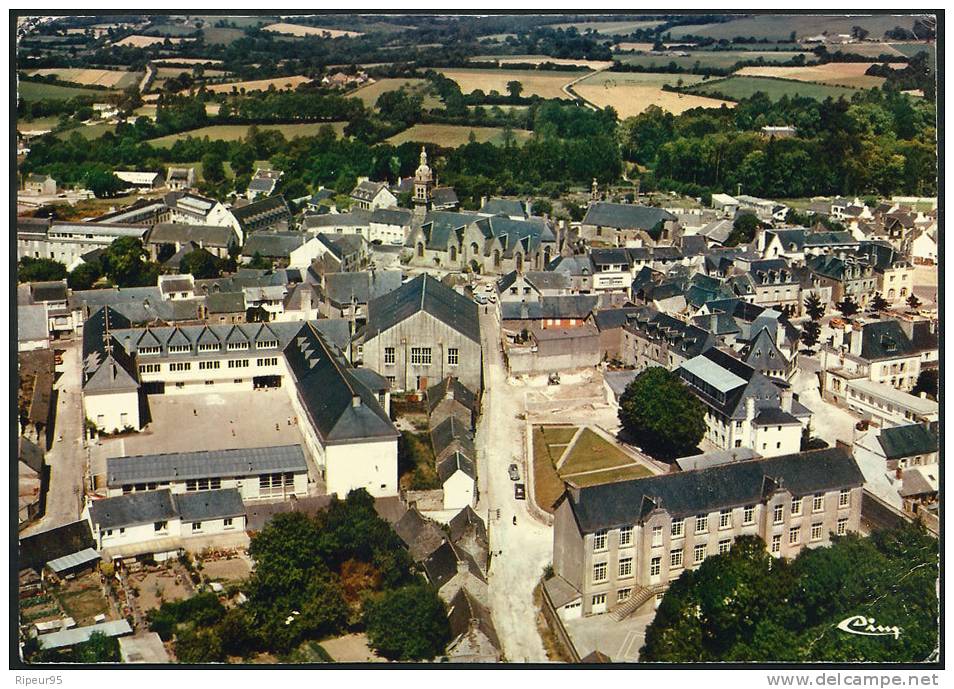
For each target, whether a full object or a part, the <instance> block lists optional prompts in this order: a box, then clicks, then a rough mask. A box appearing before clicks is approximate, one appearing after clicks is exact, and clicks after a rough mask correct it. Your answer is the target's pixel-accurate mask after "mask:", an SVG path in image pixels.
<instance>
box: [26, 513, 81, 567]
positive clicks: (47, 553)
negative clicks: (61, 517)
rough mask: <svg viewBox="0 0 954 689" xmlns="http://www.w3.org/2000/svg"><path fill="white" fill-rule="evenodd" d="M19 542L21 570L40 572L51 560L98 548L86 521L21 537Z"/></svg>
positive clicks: (78, 521)
mask: <svg viewBox="0 0 954 689" xmlns="http://www.w3.org/2000/svg"><path fill="white" fill-rule="evenodd" d="M19 541H20V542H19V546H20V557H19V561H18V563H17V564H18V566H19V567H20V569H21V570H23V569H26V568H30V567H32V568H34V569H37V570H39V568H40V567H42V566H43V565H44V564H45V563H47V562H49V561H50V560H55V559H56V558H58V557H63V556H65V555H69V554H70V553H75V552H78V551H80V550H85V549H86V548H93V547H95V546H96V543H95V541H93V534H92V533H91V531H90V528H89V522H88V521H87V520H85V519H80V520H77V521H75V522H71V523H69V524H64V525H63V526H57V527H56V528H53V529H47V530H46V531H41V532H39V533H34V534H31V535H29V536H21V537H20V539H19Z"/></svg>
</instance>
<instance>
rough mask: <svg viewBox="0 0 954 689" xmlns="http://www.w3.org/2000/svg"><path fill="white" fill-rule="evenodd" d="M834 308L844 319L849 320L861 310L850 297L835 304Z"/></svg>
mask: <svg viewBox="0 0 954 689" xmlns="http://www.w3.org/2000/svg"><path fill="white" fill-rule="evenodd" d="M835 308H836V309H838V310H839V311H840V312H841V315H842V316H844V317H845V318H851V317H852V316H854V315H855V314H856V313H858V311H860V310H861V308H860V307H859V306H858V304H857V303H856V302H855V300H854V299H852V298H851V297H850V296H849V297H845V298H844V300H842V301H840V302H838V303H837V304H835Z"/></svg>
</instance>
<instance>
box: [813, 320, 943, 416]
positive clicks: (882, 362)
mask: <svg viewBox="0 0 954 689" xmlns="http://www.w3.org/2000/svg"><path fill="white" fill-rule="evenodd" d="M919 330H920V329H919ZM913 332H914V331H913V330H912V334H913ZM926 348H927V349H928V353H930V350H932V349H937V343H936V340H934V339H933V338H930V341H929V342H928V343H927V344H926ZM922 352H923V350H922V349H921V348H920V347H916V346H915V344H914V343H913V342H912V340H911V338H910V337H909V336H908V334H907V333H906V332H905V329H904V327H902V323H901V322H899V321H897V320H885V321H875V322H873V323H864V324H862V323H858V322H855V323H849V324H846V325H845V326H844V328H843V329H835V330H834V335H833V339H832V344H831V347H825V348H823V350H822V355H821V356H822V380H823V384H822V392H823V394H827V395H829V396H838V395H839V394H842V390H844V385H845V384H846V382H847V380H849V379H854V378H867V379H868V380H872V381H874V382H877V383H890V384H891V385H892V386H893V387H896V388H898V389H899V390H910V389H911V388H912V387H914V384H915V383H916V382H917V379H918V376H919V375H920V373H921V364H922V361H921V360H922ZM830 398H833V397H830Z"/></svg>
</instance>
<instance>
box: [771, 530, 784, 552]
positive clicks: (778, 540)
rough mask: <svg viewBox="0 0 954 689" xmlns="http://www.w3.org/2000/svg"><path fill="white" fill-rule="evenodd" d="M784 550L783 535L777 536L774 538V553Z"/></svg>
mask: <svg viewBox="0 0 954 689" xmlns="http://www.w3.org/2000/svg"><path fill="white" fill-rule="evenodd" d="M781 550H782V535H781V534H775V535H774V536H772V552H773V553H778V552H780V551H781Z"/></svg>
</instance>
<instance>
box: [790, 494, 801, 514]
mask: <svg viewBox="0 0 954 689" xmlns="http://www.w3.org/2000/svg"><path fill="white" fill-rule="evenodd" d="M801 513H802V499H801V498H792V516H793V517H797V516H799V515H800V514H801Z"/></svg>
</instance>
